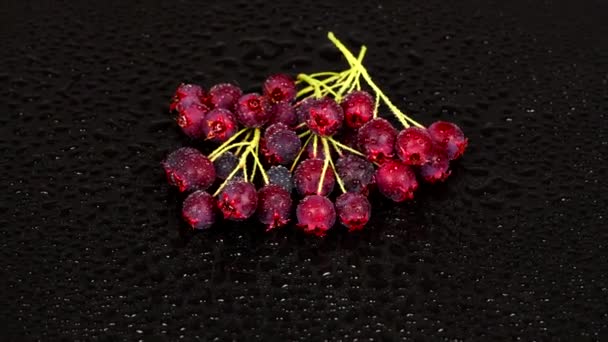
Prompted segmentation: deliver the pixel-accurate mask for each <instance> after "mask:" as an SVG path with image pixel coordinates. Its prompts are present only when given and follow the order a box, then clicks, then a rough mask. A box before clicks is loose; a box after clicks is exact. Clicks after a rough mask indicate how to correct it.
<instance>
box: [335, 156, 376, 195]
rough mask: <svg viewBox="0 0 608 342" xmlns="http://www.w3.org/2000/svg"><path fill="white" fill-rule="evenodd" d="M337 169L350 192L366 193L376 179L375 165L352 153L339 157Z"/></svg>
mask: <svg viewBox="0 0 608 342" xmlns="http://www.w3.org/2000/svg"><path fill="white" fill-rule="evenodd" d="M336 171H337V172H338V175H339V176H340V178H342V182H343V183H344V187H345V188H346V190H347V191H349V192H357V193H366V192H367V189H368V186H369V185H370V184H371V183H372V181H373V180H374V172H375V170H374V165H373V164H372V163H370V162H369V161H367V160H365V159H363V158H359V157H357V156H355V155H352V154H347V155H345V156H344V157H341V158H340V159H338V161H337V162H336Z"/></svg>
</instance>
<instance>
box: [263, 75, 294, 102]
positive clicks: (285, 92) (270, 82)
mask: <svg viewBox="0 0 608 342" xmlns="http://www.w3.org/2000/svg"><path fill="white" fill-rule="evenodd" d="M263 88H264V95H265V96H267V97H268V98H269V99H270V100H271V101H272V102H274V103H281V102H291V101H293V100H294V99H295V98H296V83H295V82H294V81H293V79H292V78H291V77H289V76H288V75H285V74H275V75H272V76H269V77H268V78H267V79H266V81H264V86H263Z"/></svg>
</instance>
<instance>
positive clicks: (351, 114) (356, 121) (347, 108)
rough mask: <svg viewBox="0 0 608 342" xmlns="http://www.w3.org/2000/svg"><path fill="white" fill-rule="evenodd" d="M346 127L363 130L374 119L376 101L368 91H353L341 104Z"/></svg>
mask: <svg viewBox="0 0 608 342" xmlns="http://www.w3.org/2000/svg"><path fill="white" fill-rule="evenodd" d="M340 106H341V107H342V110H343V111H344V122H345V123H346V126H348V127H350V128H354V129H358V128H361V126H363V125H364V124H366V123H367V122H368V121H370V120H371V119H372V118H373V117H374V99H373V98H372V96H371V95H370V94H369V93H368V92H366V91H353V92H351V93H349V94H348V95H346V97H345V98H344V99H343V100H342V102H341V103H340Z"/></svg>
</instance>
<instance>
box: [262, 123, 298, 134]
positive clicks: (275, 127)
mask: <svg viewBox="0 0 608 342" xmlns="http://www.w3.org/2000/svg"><path fill="white" fill-rule="evenodd" d="M290 129H291V128H289V126H287V125H286V124H284V123H280V122H279V123H275V124H272V125H269V126H268V127H266V129H265V130H264V138H267V137H268V136H270V135H273V134H274V133H276V132H280V131H288V130H290Z"/></svg>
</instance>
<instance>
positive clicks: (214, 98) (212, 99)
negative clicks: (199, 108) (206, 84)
mask: <svg viewBox="0 0 608 342" xmlns="http://www.w3.org/2000/svg"><path fill="white" fill-rule="evenodd" d="M241 96H243V91H242V90H241V88H239V87H237V86H236V85H234V84H230V83H220V84H216V85H214V86H213V87H211V89H209V95H208V97H207V102H208V103H209V105H210V107H212V108H224V109H228V110H230V111H233V110H234V107H235V105H236V101H238V99H239V98H240V97H241Z"/></svg>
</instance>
